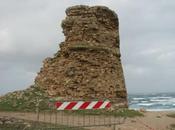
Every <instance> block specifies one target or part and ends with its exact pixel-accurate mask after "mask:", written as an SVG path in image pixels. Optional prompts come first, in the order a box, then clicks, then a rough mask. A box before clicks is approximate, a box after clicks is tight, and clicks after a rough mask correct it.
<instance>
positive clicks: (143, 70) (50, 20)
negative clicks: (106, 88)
mask: <svg viewBox="0 0 175 130" xmlns="http://www.w3.org/2000/svg"><path fill="white" fill-rule="evenodd" d="M77 4H86V5H105V6H108V7H109V8H110V9H112V10H114V11H115V12H117V14H118V16H119V21H120V40H121V45H120V46H121V53H122V57H121V58H122V63H123V66H124V73H125V79H126V80H125V81H126V84H127V88H128V91H129V93H130V92H132V93H133V92H143V91H144V92H153V91H175V88H174V86H175V82H174V79H173V77H175V69H174V68H175V67H174V65H175V58H174V57H175V53H174V50H175V44H174V41H175V37H174V33H175V26H174V23H175V17H173V16H174V13H175V8H174V7H175V1H173V0H169V1H165V0H154V1H152V0H133V1H131V0H117V1H115V0H93V1H92V0H77V1H72V0H66V1H61V3H60V1H57V0H52V1H49V0H37V1H36V0H25V1H20V2H19V1H16V0H14V1H10V0H5V1H4V0H0V15H1V17H0V87H1V91H0V94H2V93H5V92H7V91H11V90H16V89H22V88H26V87H27V86H29V85H31V84H32V83H33V80H34V77H35V76H36V73H37V72H38V71H39V69H40V67H41V65H42V60H43V59H44V58H46V57H48V56H53V54H54V53H56V52H57V50H58V49H59V43H60V42H61V41H64V35H63V33H62V29H61V26H60V24H61V21H62V20H63V19H64V17H65V9H66V8H67V7H69V6H72V5H77Z"/></svg>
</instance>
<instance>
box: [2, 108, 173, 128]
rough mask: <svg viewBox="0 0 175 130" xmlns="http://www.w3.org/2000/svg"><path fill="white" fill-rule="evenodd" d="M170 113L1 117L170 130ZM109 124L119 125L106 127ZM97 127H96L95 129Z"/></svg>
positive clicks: (15, 113)
mask: <svg viewBox="0 0 175 130" xmlns="http://www.w3.org/2000/svg"><path fill="white" fill-rule="evenodd" d="M168 113H173V112H170V111H169V112H145V113H144V115H145V116H144V117H135V118H127V119H124V118H113V117H104V116H89V115H86V116H78V115H67V114H64V113H57V114H55V113H40V115H39V116H37V114H36V113H17V112H0V116H10V117H15V118H21V119H26V120H33V121H37V120H39V121H42V122H48V123H57V124H61V125H69V126H92V127H86V128H87V129H90V130H169V128H168V127H169V125H170V124H175V118H170V117H167V116H166V115H167V114H168ZM108 124H117V125H115V128H114V125H112V126H106V125H108ZM94 125H96V126H95V127H93V126H94ZM104 125H105V127H104Z"/></svg>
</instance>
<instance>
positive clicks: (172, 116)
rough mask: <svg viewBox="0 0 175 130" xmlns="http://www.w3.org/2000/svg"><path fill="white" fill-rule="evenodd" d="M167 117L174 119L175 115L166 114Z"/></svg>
mask: <svg viewBox="0 0 175 130" xmlns="http://www.w3.org/2000/svg"><path fill="white" fill-rule="evenodd" d="M167 116H168V117H171V118H175V113H170V114H167Z"/></svg>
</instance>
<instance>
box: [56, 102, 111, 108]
mask: <svg viewBox="0 0 175 130" xmlns="http://www.w3.org/2000/svg"><path fill="white" fill-rule="evenodd" d="M55 107H56V108H57V110H87V109H103V108H110V107H111V103H110V101H108V100H107V101H92V102H89V101H88V102H85V101H73V102H59V101H58V102H56V103H55Z"/></svg>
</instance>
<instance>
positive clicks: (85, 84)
mask: <svg viewBox="0 0 175 130" xmlns="http://www.w3.org/2000/svg"><path fill="white" fill-rule="evenodd" d="M66 15H67V16H66V18H65V19H64V20H63V21H62V28H63V33H64V35H65V41H64V42H62V43H61V44H60V48H61V49H60V51H58V52H57V53H56V54H55V56H54V57H53V58H46V59H45V60H44V61H43V67H42V68H41V70H40V72H39V73H38V75H37V77H36V79H35V84H37V86H39V87H41V88H42V89H44V90H46V91H47V93H48V94H49V95H50V96H52V97H64V98H65V99H104V98H108V99H116V100H115V101H114V102H115V103H121V102H123V103H124V104H125V105H126V104H127V92H126V88H125V81H124V76H123V70H122V65H121V60H120V49H119V23H118V17H117V15H116V13H115V12H113V11H111V10H110V9H108V8H107V7H103V6H94V7H89V6H83V5H81V6H73V7H70V8H68V9H67V10H66Z"/></svg>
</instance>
